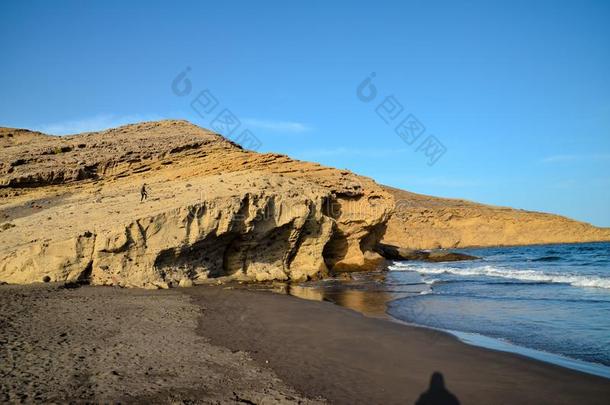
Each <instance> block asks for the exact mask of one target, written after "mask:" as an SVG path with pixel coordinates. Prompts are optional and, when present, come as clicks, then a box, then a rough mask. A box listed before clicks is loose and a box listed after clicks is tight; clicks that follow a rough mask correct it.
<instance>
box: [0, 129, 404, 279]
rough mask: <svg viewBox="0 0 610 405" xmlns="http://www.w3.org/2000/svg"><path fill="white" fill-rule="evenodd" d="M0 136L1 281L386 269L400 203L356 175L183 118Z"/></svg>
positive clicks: (281, 275) (295, 275) (290, 275)
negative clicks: (247, 145) (250, 147)
mask: <svg viewBox="0 0 610 405" xmlns="http://www.w3.org/2000/svg"><path fill="white" fill-rule="evenodd" d="M0 134H2V135H4V137H3V138H2V139H0V141H3V142H4V143H3V149H2V152H1V154H0V156H1V158H2V159H1V162H2V164H1V165H0V196H1V197H2V202H1V203H0V244H1V246H0V281H5V282H9V283H29V282H37V281H42V280H43V279H45V277H47V278H50V280H51V281H79V280H80V281H86V282H91V283H93V284H102V285H122V286H134V287H169V286H173V285H183V286H188V285H190V284H191V282H192V281H194V282H196V283H197V282H203V281H205V280H210V279H216V278H223V279H224V278H231V279H242V280H259V281H260V280H287V279H290V280H303V279H307V278H316V277H321V276H324V275H325V274H327V273H328V272H329V270H361V269H367V268H370V267H372V266H375V265H376V264H378V263H379V261H380V260H381V256H379V255H378V254H377V253H375V252H374V251H373V247H374V246H375V244H376V243H377V242H378V241H379V239H380V238H381V236H382V234H383V231H384V229H385V228H384V227H385V223H386V222H387V220H388V219H389V217H390V215H391V213H392V209H393V205H394V203H393V199H392V196H391V195H390V194H388V193H387V192H385V191H384V190H382V189H381V188H380V187H379V186H378V185H377V184H376V183H375V182H373V181H372V180H370V179H367V178H364V177H361V176H357V175H354V174H353V173H350V172H348V171H341V170H337V169H332V168H327V167H323V166H320V165H317V164H314V163H308V162H300V161H296V160H293V159H290V158H288V157H286V156H283V155H278V154H258V153H254V152H250V151H246V150H243V149H241V148H240V147H239V146H238V145H235V144H233V143H232V142H230V141H228V140H226V139H224V138H223V137H221V136H219V135H217V134H214V133H212V132H209V131H206V130H203V129H201V128H199V127H196V126H194V125H192V124H189V123H187V122H185V121H161V122H149V123H142V124H135V125H128V126H124V127H120V128H116V129H112V130H108V131H103V132H99V133H89V134H83V135H74V136H69V137H61V138H60V137H53V136H48V135H44V134H39V133H31V132H29V131H25V130H13V129H2V131H0ZM7 134H11V135H12V136H11V137H8V136H7ZM143 183H146V184H147V188H148V190H149V198H148V200H145V201H144V202H140V194H139V190H140V187H141V185H142V184H143Z"/></svg>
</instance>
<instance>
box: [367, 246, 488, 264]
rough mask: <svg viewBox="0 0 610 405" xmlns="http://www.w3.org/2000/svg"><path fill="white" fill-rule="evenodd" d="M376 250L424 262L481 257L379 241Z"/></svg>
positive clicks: (399, 258)
mask: <svg viewBox="0 0 610 405" xmlns="http://www.w3.org/2000/svg"><path fill="white" fill-rule="evenodd" d="M375 251H376V252H378V253H379V254H380V255H382V256H383V257H385V258H386V259H390V260H417V261H422V262H435V263H438V262H459V261H463V260H476V259H480V257H476V256H472V255H468V254H466V253H459V252H451V251H446V250H433V251H425V250H417V249H407V248H403V247H399V246H393V245H386V244H385V243H378V244H377V246H375Z"/></svg>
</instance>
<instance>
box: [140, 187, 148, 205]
mask: <svg viewBox="0 0 610 405" xmlns="http://www.w3.org/2000/svg"><path fill="white" fill-rule="evenodd" d="M147 198H148V191H146V183H144V184H142V189H140V202H142V201H144V200H146V199H147Z"/></svg>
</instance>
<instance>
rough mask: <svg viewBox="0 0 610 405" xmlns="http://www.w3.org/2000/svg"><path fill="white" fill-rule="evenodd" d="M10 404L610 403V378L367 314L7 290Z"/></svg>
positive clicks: (209, 294)
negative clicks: (440, 397) (443, 396)
mask: <svg viewBox="0 0 610 405" xmlns="http://www.w3.org/2000/svg"><path fill="white" fill-rule="evenodd" d="M0 302H1V310H2V311H1V315H0V316H1V318H0V322H1V325H2V327H1V328H0V343H1V346H0V360H1V361H0V364H1V366H0V367H1V369H0V373H1V374H2V388H1V392H0V395H1V398H0V399H1V400H2V401H5V402H60V403H61V402H85V401H89V402H123V403H206V404H208V403H209V404H213V403H256V404H270V403H302V404H306V403H324V402H326V403H333V404H356V403H360V404H399V403H400V404H409V403H415V401H416V400H417V398H418V397H419V395H420V394H421V393H423V392H424V391H426V389H427V387H428V383H429V379H430V376H431V374H432V373H433V372H435V371H438V372H441V373H442V374H443V375H444V378H445V382H446V386H447V389H448V390H449V391H451V392H452V393H453V394H454V395H455V396H456V397H457V398H458V399H459V400H460V402H461V403H462V404H490V403H493V404H514V403H520V404H541V403H553V404H602V403H605V399H607V398H608V397H609V396H610V381H608V380H606V379H603V378H601V377H595V376H592V375H587V374H583V373H579V372H576V371H572V370H568V369H564V368H561V367H557V366H554V365H550V364H546V363H542V362H538V361H535V360H531V359H528V358H525V357H522V356H519V355H514V354H508V353H502V352H496V351H491V350H486V349H482V348H478V347H473V346H469V345H466V344H464V343H461V342H460V341H458V340H457V339H456V338H454V337H452V336H451V335H448V334H445V333H441V332H436V331H432V330H428V329H423V328H417V327H411V326H407V325H402V324H398V323H395V322H390V321H387V320H383V319H375V318H370V317H365V316H363V315H361V314H359V313H357V312H354V311H351V310H349V309H345V308H342V307H339V306H336V305H334V304H331V303H327V302H314V301H307V300H302V299H299V298H295V297H291V296H284V295H280V294H274V293H270V292H257V291H248V290H241V289H240V290H235V289H228V288H226V287H205V286H201V287H194V288H188V289H172V290H158V291H156V290H140V289H121V288H115V287H80V288H65V287H62V286H61V285H50V284H39V285H31V286H9V285H4V286H1V287H0Z"/></svg>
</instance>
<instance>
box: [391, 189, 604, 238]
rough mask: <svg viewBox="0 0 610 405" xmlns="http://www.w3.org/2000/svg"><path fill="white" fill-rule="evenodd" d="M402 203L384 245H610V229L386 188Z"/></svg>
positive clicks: (541, 214)
mask: <svg viewBox="0 0 610 405" xmlns="http://www.w3.org/2000/svg"><path fill="white" fill-rule="evenodd" d="M386 190H387V191H388V192H391V193H392V194H393V195H394V198H395V201H396V207H395V214H394V215H393V216H392V218H391V219H390V220H389V221H388V223H387V230H386V233H385V235H384V236H383V242H384V243H387V244H390V245H396V246H401V247H407V248H410V249H440V248H442V249H447V248H458V247H471V246H510V245H531V244H544V243H575V242H596V241H608V240H610V229H608V228H598V227H595V226H592V225H590V224H586V223H583V222H578V221H574V220H571V219H569V218H565V217H561V216H559V215H551V214H545V213H541V212H532V211H524V210H516V209H512V208H506V207H494V206H490V205H484V204H478V203H474V202H470V201H465V200H457V199H449V198H438V197H431V196H426V195H421V194H415V193H410V192H407V191H403V190H397V189H394V188H391V187H386Z"/></svg>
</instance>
